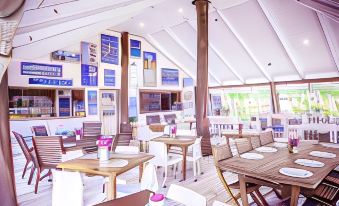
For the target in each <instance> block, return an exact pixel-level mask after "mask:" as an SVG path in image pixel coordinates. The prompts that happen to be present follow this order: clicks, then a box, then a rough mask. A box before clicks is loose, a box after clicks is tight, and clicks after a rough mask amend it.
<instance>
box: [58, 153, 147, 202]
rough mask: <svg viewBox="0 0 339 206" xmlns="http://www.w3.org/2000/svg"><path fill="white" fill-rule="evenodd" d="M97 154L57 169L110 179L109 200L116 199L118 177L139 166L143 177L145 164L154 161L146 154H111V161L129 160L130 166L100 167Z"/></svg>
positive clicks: (78, 159)
mask: <svg viewBox="0 0 339 206" xmlns="http://www.w3.org/2000/svg"><path fill="white" fill-rule="evenodd" d="M96 155H97V154H96V153H92V154H88V155H85V156H83V157H80V158H77V159H73V160H69V161H66V162H63V163H60V164H59V165H58V166H57V168H59V169H63V170H67V171H77V172H81V173H85V174H90V175H99V176H105V177H108V178H109V183H108V186H107V190H106V192H107V199H108V200H111V199H115V197H116V177H117V176H118V175H120V174H122V173H124V172H126V171H128V170H131V169H133V168H135V167H137V166H139V167H140V176H141V175H142V166H143V163H144V162H146V161H148V160H150V159H152V158H153V155H149V154H146V153H139V154H118V153H111V156H110V160H112V159H123V160H127V161H128V164H127V165H126V166H124V167H100V162H99V159H96Z"/></svg>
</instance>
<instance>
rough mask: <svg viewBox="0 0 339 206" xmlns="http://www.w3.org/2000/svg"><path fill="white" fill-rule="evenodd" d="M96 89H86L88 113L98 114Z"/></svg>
mask: <svg viewBox="0 0 339 206" xmlns="http://www.w3.org/2000/svg"><path fill="white" fill-rule="evenodd" d="M97 96H98V94H97V91H88V92H87V97H88V114H89V115H97V114H98V100H97Z"/></svg>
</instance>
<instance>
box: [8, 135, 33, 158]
mask: <svg viewBox="0 0 339 206" xmlns="http://www.w3.org/2000/svg"><path fill="white" fill-rule="evenodd" d="M12 133H13V135H14V137H15V139H16V141H18V143H19V146H20V148H21V150H22V152H23V153H24V156H25V158H26V160H27V161H29V160H31V159H32V158H31V155H30V152H29V151H30V149H29V148H28V146H27V143H26V141H25V139H24V137H23V136H22V135H21V134H19V133H17V132H14V131H12Z"/></svg>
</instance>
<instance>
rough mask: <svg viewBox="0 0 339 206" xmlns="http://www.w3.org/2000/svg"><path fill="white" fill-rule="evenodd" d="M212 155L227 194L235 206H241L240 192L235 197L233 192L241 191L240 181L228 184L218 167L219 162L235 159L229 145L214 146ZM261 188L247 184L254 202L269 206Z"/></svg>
mask: <svg viewBox="0 0 339 206" xmlns="http://www.w3.org/2000/svg"><path fill="white" fill-rule="evenodd" d="M212 153H213V159H214V164H215V167H216V170H217V174H218V176H219V179H220V181H221V182H222V184H223V186H224V188H225V189H226V191H227V193H228V194H229V195H230V196H231V198H232V199H233V201H234V202H235V204H236V205H238V206H240V204H239V202H238V199H239V198H241V196H240V192H238V193H237V194H236V195H234V194H233V192H232V191H231V189H237V190H240V184H239V181H236V182H234V183H232V184H228V183H227V181H226V180H225V178H224V175H223V172H224V171H222V170H221V169H220V168H219V166H218V162H219V161H222V160H226V159H229V158H231V157H233V155H232V151H231V148H230V146H229V144H224V145H214V146H212ZM259 187H260V185H256V184H253V183H246V192H247V194H250V195H251V197H252V198H253V200H254V202H255V203H256V204H257V205H268V204H267V202H266V200H265V198H264V197H263V196H262V194H261V193H260V192H259ZM258 198H259V199H260V201H259V199H258Z"/></svg>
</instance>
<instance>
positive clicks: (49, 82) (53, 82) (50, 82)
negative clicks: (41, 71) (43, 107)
mask: <svg viewBox="0 0 339 206" xmlns="http://www.w3.org/2000/svg"><path fill="white" fill-rule="evenodd" d="M28 83H29V84H35V85H46V86H65V87H70V86H73V80H65V79H46V78H29V79H28Z"/></svg>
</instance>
